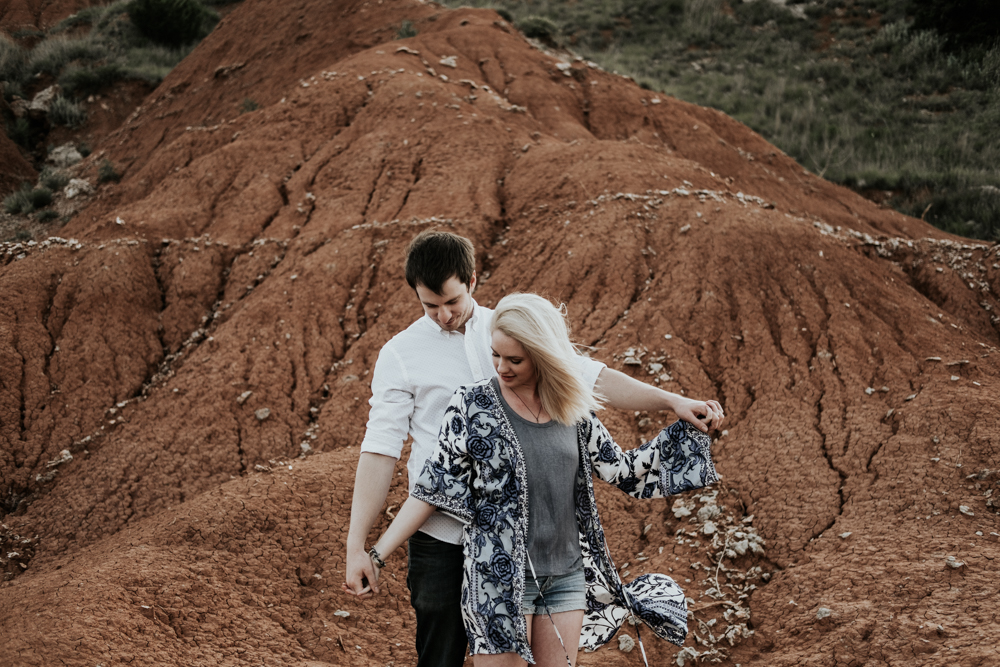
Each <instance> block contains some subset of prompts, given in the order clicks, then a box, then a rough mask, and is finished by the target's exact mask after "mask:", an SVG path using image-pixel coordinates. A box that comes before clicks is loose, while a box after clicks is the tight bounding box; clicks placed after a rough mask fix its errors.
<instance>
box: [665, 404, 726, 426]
mask: <svg viewBox="0 0 1000 667" xmlns="http://www.w3.org/2000/svg"><path fill="white" fill-rule="evenodd" d="M674 412H675V413H676V414H677V416H678V418H680V419H683V420H684V421H686V422H688V423H690V424H694V426H695V428H697V429H698V430H699V431H701V432H702V433H708V432H709V431H714V430H716V429H718V428H720V427H721V426H722V422H723V421H724V420H725V418H726V415H725V413H724V412H723V410H722V405H720V404H719V402H718V401H696V400H694V399H691V398H682V399H680V400H679V401H677V403H676V404H675V405H674Z"/></svg>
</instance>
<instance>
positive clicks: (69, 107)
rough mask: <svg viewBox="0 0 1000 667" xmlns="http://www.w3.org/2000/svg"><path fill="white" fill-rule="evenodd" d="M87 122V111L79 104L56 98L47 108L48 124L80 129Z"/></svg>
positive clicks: (60, 97)
mask: <svg viewBox="0 0 1000 667" xmlns="http://www.w3.org/2000/svg"><path fill="white" fill-rule="evenodd" d="M86 121H87V110H86V109H84V108H83V105H82V104H80V103H79V102H74V101H73V100H71V99H69V98H67V97H63V96H62V95H58V96H56V98H55V99H54V100H52V104H51V106H49V122H51V123H52V124H53V125H65V126H66V127H72V128H76V127H80V126H81V125H83V124H84V123H85V122H86Z"/></svg>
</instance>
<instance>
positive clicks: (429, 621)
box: [406, 531, 469, 667]
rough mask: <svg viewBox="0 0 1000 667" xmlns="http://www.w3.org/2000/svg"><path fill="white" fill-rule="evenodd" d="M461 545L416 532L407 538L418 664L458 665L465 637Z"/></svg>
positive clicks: (426, 666)
mask: <svg viewBox="0 0 1000 667" xmlns="http://www.w3.org/2000/svg"><path fill="white" fill-rule="evenodd" d="M464 562H465V556H464V555H463V552H462V545H461V544H448V543H447V542H442V541H441V540H439V539H437V538H434V537H431V536H430V535H427V534H426V533H421V532H419V531H418V532H416V533H414V534H413V537H411V538H410V541H409V572H408V573H407V575H406V585H407V586H408V587H409V589H410V604H411V605H412V606H413V610H414V611H415V612H416V615H417V667H459V666H460V665H461V664H462V663H463V662H465V651H466V648H467V647H468V641H469V640H468V637H467V636H466V634H465V624H464V623H463V622H462V605H461V602H462V566H463V564H464Z"/></svg>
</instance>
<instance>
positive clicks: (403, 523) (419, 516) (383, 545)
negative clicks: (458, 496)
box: [344, 496, 436, 596]
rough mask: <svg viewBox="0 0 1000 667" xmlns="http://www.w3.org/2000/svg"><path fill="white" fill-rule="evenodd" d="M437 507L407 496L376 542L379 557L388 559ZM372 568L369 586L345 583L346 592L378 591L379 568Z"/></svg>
mask: <svg viewBox="0 0 1000 667" xmlns="http://www.w3.org/2000/svg"><path fill="white" fill-rule="evenodd" d="M435 509H436V508H435V507H434V506H433V505H428V504H427V503H425V502H424V501H422V500H417V499H416V498H414V497H413V496H410V497H409V498H407V499H406V502H405V503H403V507H402V508H401V509H400V510H399V514H397V515H396V518H395V519H393V521H392V523H391V524H389V527H388V528H386V530H385V533H383V534H382V537H380V538H379V540H378V542H376V543H375V546H374V549H375V551H376V552H377V553H378V555H379V557H380V558H382V560H386V559H388V558H389V555H390V554H392V552H394V551H395V550H396V549H398V548H399V547H400V545H402V544H403V542H405V541H406V540H407V538H409V537H410V535H413V533H415V532H417V530H418V529H419V528H420V526H422V525H424V522H425V521H427V519H428V518H429V517H430V515H431V514H433V513H434V510H435ZM372 570H374V572H375V577H374V581H370V582H369V585H368V586H365V587H363V588H362V587H360V586H358V587H351V586H348V585H347V584H345V585H344V592H346V593H349V594H351V595H358V596H363V595H364V594H365V593H367V592H368V591H369V590H370V591H372V592H374V593H378V577H379V568H378V567H377V566H376V565H375V564H374V563H373V564H372Z"/></svg>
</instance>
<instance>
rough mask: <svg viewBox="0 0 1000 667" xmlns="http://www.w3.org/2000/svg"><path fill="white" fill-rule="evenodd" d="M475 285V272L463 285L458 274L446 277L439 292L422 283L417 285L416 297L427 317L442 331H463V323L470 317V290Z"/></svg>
mask: <svg viewBox="0 0 1000 667" xmlns="http://www.w3.org/2000/svg"><path fill="white" fill-rule="evenodd" d="M475 287H476V274H475V273H473V274H472V280H471V281H470V282H469V284H468V285H465V284H464V283H462V281H460V280H459V279H458V276H452V277H451V278H448V280H446V281H445V282H444V284H443V285H441V293H440V294H435V293H434V291H433V290H431V289H430V288H429V287H425V286H424V285H417V298H418V299H420V305H421V306H423V308H424V312H425V313H427V317H429V318H431V319H432V320H434V321H435V322H436V323H437V325H438V326H439V327H441V329H442V330H443V331H460V332H462V333H465V323H466V322H468V321H469V318H470V317H472V290H473V289H475Z"/></svg>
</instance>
